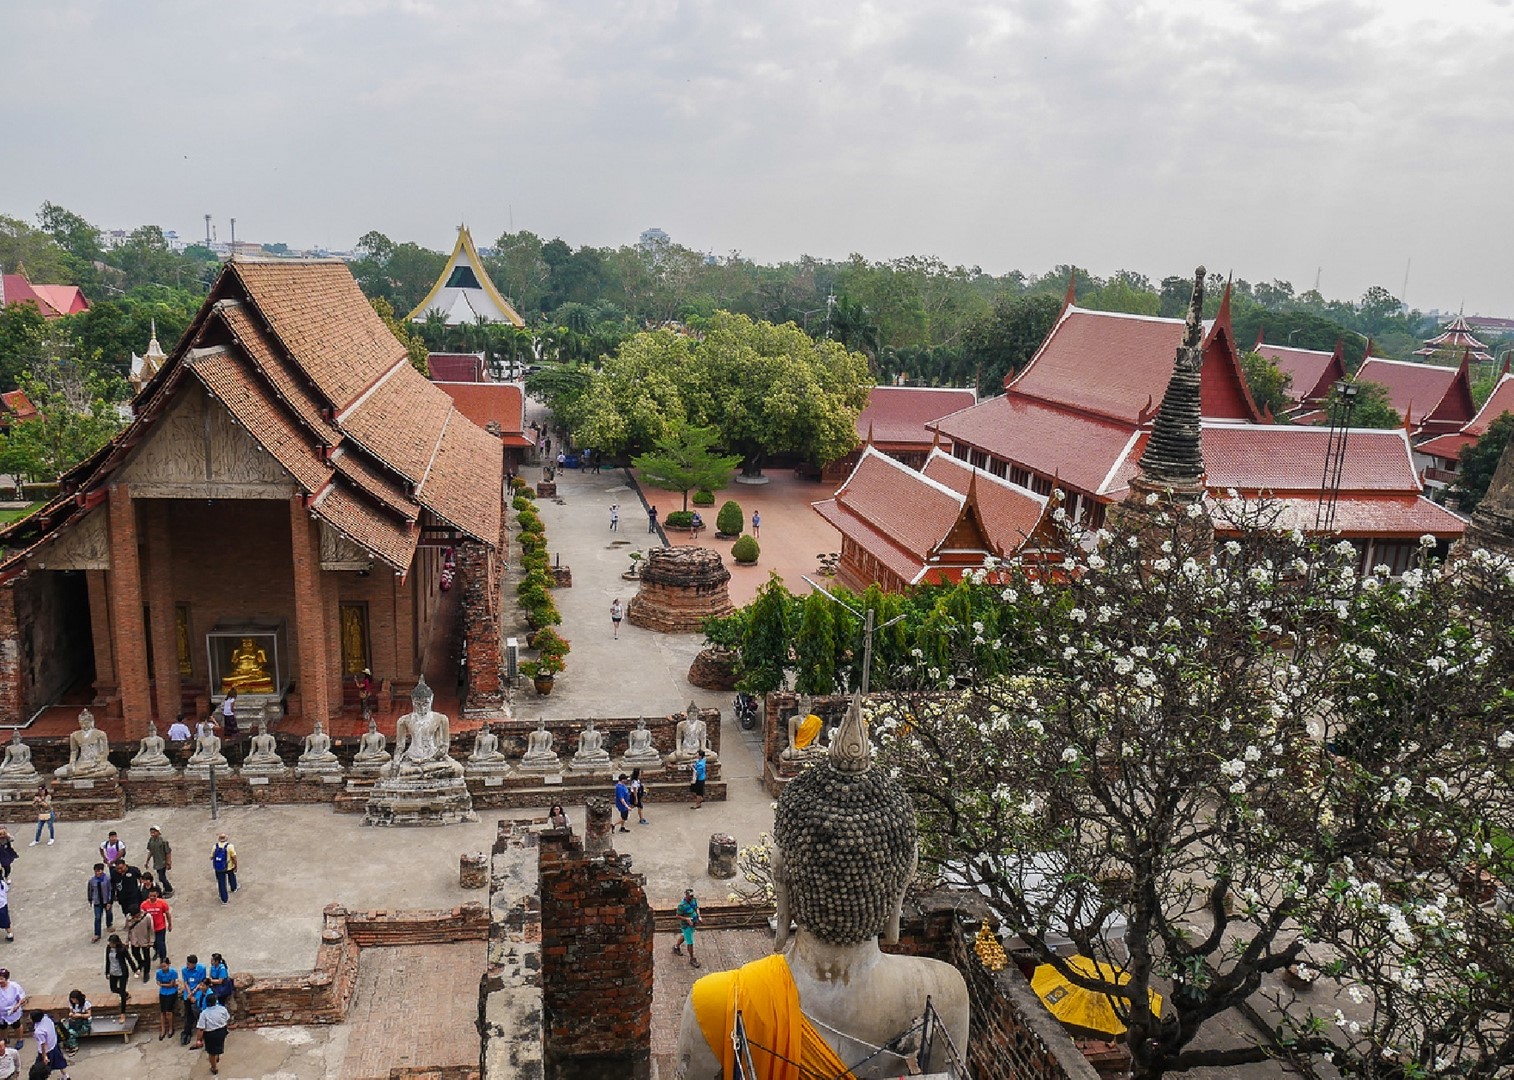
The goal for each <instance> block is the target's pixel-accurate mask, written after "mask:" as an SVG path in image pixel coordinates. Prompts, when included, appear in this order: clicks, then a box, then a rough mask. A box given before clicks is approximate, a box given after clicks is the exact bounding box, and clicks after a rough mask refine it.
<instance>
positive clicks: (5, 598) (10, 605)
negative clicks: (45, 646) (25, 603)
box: [0, 578, 26, 724]
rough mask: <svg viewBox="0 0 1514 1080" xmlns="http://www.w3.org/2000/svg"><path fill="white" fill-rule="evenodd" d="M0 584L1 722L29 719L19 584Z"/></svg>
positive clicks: (13, 581)
mask: <svg viewBox="0 0 1514 1080" xmlns="http://www.w3.org/2000/svg"><path fill="white" fill-rule="evenodd" d="M19 580H20V579H18V578H12V579H11V580H9V581H7V582H6V583H5V584H4V585H0V723H6V724H20V723H23V722H24V721H25V720H26V716H25V712H26V688H25V686H24V685H23V681H24V676H23V675H22V672H21V626H20V624H19V622H18V621H17V620H16V584H17V582H18V581H19Z"/></svg>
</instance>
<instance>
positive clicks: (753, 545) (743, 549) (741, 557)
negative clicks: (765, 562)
mask: <svg viewBox="0 0 1514 1080" xmlns="http://www.w3.org/2000/svg"><path fill="white" fill-rule="evenodd" d="M760 554H762V548H760V547H758V546H757V540H756V538H755V537H753V536H750V535H746V534H743V535H742V537H741V539H739V540H737V541H736V542H735V543H734V544H732V545H731V558H733V559H735V560H736V561H737V562H739V563H754V562H756V561H757V556H758V555H760Z"/></svg>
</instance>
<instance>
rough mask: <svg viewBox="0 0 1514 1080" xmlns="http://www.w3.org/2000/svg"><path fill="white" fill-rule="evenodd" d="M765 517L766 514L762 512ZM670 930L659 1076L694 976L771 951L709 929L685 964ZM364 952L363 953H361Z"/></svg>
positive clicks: (672, 1052) (661, 959) (755, 940)
mask: <svg viewBox="0 0 1514 1080" xmlns="http://www.w3.org/2000/svg"><path fill="white" fill-rule="evenodd" d="M763 518H764V519H766V518H767V514H766V513H764V514H763ZM675 940H677V938H676V937H675V935H673V934H658V935H657V940H656V942H655V943H654V945H653V963H654V965H655V974H654V976H653V980H652V1061H653V1063H654V1068H655V1070H656V1071H655V1073H654V1075H656V1076H657V1077H659V1078H660V1080H669V1078H670V1077H672V1075H673V1066H674V1064H675V1061H676V1059H677V1054H678V1023H679V1020H680V1019H681V1018H682V1017H683V1003H684V1001H685V1000H686V999H687V998H688V996H689V991H690V990H691V989H693V987H694V980H695V979H697V978H698V977H699V976H701V975H704V974H707V973H709V972H711V971H729V970H730V969H731V968H738V967H740V966H741V965H742V964H745V963H749V962H750V961H752V960H759V959H761V958H762V957H764V956H766V955H767V954H768V953H770V952H772V951H773V935H772V934H771V933H770V932H768V931H766V930H712V931H710V932H708V933H702V934H701V933H696V935H695V937H694V947H695V949H696V950H697V951H698V953H699V962H700V963H701V964H703V965H704V966H703V967H702V968H699V969H697V970H696V969H695V968H693V967H690V966H689V958H688V957H687V956H674V955H673V942H674V941H675ZM364 955H365V956H366V954H364Z"/></svg>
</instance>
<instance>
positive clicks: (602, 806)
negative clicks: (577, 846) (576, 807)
mask: <svg viewBox="0 0 1514 1080" xmlns="http://www.w3.org/2000/svg"><path fill="white" fill-rule="evenodd" d="M584 810H585V812H584V850H585V851H608V850H609V849H610V831H611V830H612V829H613V828H614V825H613V823H612V822H611V819H610V800H609V799H607V798H605V797H604V796H603V795H590V796H589V797H588V798H587V799H585V800H584Z"/></svg>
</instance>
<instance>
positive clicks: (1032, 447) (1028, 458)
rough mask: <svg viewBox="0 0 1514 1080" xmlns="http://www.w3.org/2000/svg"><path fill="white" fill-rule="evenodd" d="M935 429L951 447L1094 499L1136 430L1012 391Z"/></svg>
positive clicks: (945, 420)
mask: <svg viewBox="0 0 1514 1080" xmlns="http://www.w3.org/2000/svg"><path fill="white" fill-rule="evenodd" d="M934 426H935V427H937V428H939V429H940V431H941V434H942V435H944V436H946V437H947V438H949V439H951V440H952V441H953V442H960V443H966V444H967V445H969V446H974V447H978V448H981V449H983V450H985V451H987V452H988V453H989V454H992V455H994V456H996V457H999V458H1001V459H1003V460H1005V461H1010V462H1014V463H1015V464H1017V465H1020V466H1023V467H1025V468H1028V469H1032V470H1034V471H1036V472H1039V473H1042V474H1043V475H1045V476H1048V477H1051V476H1054V477H1057V478H1058V479H1059V480H1060V481H1061V482H1062V483H1063V484H1065V485H1067V486H1069V487H1071V488H1076V489H1077V490H1079V491H1086V492H1088V493H1089V494H1092V495H1097V494H1101V493H1102V492H1103V491H1104V490H1105V486H1104V485H1105V478H1106V477H1107V476H1108V474H1109V471H1110V469H1111V468H1113V467H1114V465H1115V463H1116V462H1118V461H1120V460H1121V458H1122V457H1123V456H1124V454H1125V451H1126V449H1127V448H1128V447H1129V446H1130V443H1131V440H1132V438H1133V437H1134V435H1135V431H1136V428H1135V425H1134V423H1128V424H1122V423H1119V422H1116V421H1113V420H1105V419H1101V418H1099V417H1094V416H1088V415H1086V414H1082V413H1074V412H1068V411H1067V410H1065V409H1060V408H1057V407H1056V406H1054V405H1048V404H1045V403H1043V402H1040V401H1035V400H1033V399H1031V398H1025V397H1020V396H1019V395H1017V394H1015V393H1014V392H1010V393H1008V394H1005V395H1004V396H1002V397H995V398H989V399H988V400H987V401H982V402H979V403H978V404H977V405H974V406H973V407H972V408H970V409H964V410H962V411H961V412H959V413H953V414H952V415H951V416H947V417H944V418H943V419H941V420H939V421H937V423H936V424H935V425H934Z"/></svg>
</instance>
